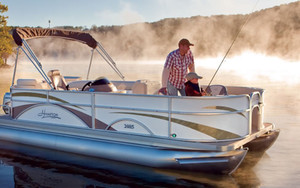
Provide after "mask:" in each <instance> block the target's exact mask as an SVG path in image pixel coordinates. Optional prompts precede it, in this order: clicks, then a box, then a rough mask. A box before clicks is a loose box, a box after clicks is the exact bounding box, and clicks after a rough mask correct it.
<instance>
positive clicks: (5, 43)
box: [0, 2, 13, 66]
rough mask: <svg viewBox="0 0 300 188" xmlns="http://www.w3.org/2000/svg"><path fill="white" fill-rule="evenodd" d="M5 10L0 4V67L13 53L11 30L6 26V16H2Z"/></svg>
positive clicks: (6, 8)
mask: <svg viewBox="0 0 300 188" xmlns="http://www.w3.org/2000/svg"><path fill="white" fill-rule="evenodd" d="M7 10H8V7H7V6H5V5H3V4H1V2H0V13H1V15H0V66H3V65H5V64H6V63H7V59H8V57H9V56H10V55H11V54H12V53H13V39H12V36H11V33H10V31H11V28H10V27H8V26H7V21H6V19H7V16H3V15H2V14H3V13H4V12H6V11H7Z"/></svg>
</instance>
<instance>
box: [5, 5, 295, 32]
mask: <svg viewBox="0 0 300 188" xmlns="http://www.w3.org/2000/svg"><path fill="white" fill-rule="evenodd" d="M295 1H297V0H1V3H2V4H4V5H7V6H8V11H7V12H5V13H4V16H8V19H7V21H8V24H7V25H8V26H21V27H24V26H29V27H37V26H40V27H49V26H50V27H55V26H73V27H75V26H82V27H86V28H91V27H92V26H97V27H99V26H111V25H126V24H132V23H138V22H156V21H159V20H162V19H164V18H182V17H191V16H211V15H221V14H225V15H228V14H247V13H251V12H252V11H253V10H254V11H257V10H261V9H265V8H271V7H274V6H278V5H281V4H288V3H290V2H295ZM49 21H50V23H49Z"/></svg>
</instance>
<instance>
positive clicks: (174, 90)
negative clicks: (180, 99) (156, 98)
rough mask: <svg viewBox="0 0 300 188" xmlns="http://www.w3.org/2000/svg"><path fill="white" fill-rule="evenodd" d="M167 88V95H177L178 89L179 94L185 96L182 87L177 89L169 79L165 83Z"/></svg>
mask: <svg viewBox="0 0 300 188" xmlns="http://www.w3.org/2000/svg"><path fill="white" fill-rule="evenodd" d="M167 90H168V95H172V96H178V91H179V92H180V95H181V96H186V94H185V89H184V88H182V89H178V88H176V87H174V86H173V85H172V84H171V83H170V82H169V81H168V84H167Z"/></svg>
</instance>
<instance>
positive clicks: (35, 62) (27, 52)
mask: <svg viewBox="0 0 300 188" xmlns="http://www.w3.org/2000/svg"><path fill="white" fill-rule="evenodd" d="M22 42H23V46H24V47H25V48H23V46H20V47H21V49H22V51H23V52H24V54H25V55H26V56H27V58H28V59H29V60H30V61H31V63H32V64H33V66H34V67H35V68H36V69H37V70H38V71H39V73H40V74H41V75H42V77H43V78H44V79H45V81H46V82H47V83H48V84H49V86H50V87H51V89H54V87H53V86H52V84H51V81H50V79H49V78H48V76H47V74H46V73H45V72H44V70H43V67H42V64H41V63H40V61H39V60H38V58H37V56H36V55H35V54H34V52H33V51H32V50H31V48H30V46H29V45H28V43H27V42H26V40H24V39H23V40H22Z"/></svg>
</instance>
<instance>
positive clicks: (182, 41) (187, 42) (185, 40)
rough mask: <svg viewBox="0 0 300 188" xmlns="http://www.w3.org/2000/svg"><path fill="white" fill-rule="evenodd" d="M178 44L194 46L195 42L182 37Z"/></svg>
mask: <svg viewBox="0 0 300 188" xmlns="http://www.w3.org/2000/svg"><path fill="white" fill-rule="evenodd" d="M178 45H189V46H194V44H192V43H190V41H189V40H188V39H181V40H180V41H179V43H178Z"/></svg>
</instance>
